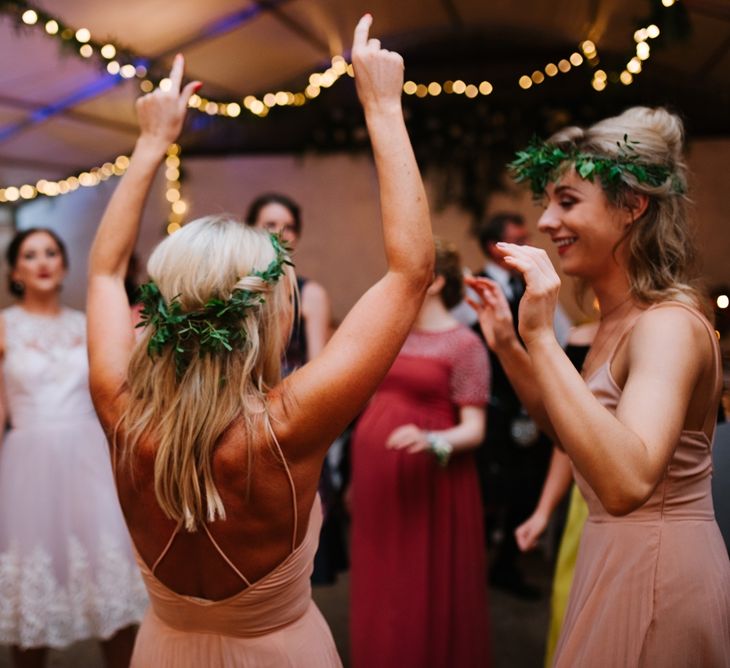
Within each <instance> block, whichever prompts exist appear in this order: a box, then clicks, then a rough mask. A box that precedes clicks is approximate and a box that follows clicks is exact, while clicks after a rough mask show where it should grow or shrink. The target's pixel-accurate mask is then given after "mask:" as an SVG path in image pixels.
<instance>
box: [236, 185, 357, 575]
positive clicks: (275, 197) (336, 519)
mask: <svg viewBox="0 0 730 668" xmlns="http://www.w3.org/2000/svg"><path fill="white" fill-rule="evenodd" d="M244 220H245V221H246V224H247V225H251V226H253V227H257V228H259V229H262V230H266V231H267V232H269V233H271V234H278V235H280V237H281V239H282V241H284V242H285V243H286V245H287V247H288V248H289V249H291V251H292V252H295V251H296V247H297V245H298V243H299V239H300V237H301V234H302V214H301V208H300V206H299V204H297V203H296V202H295V201H294V200H293V199H291V198H290V197H287V196H286V195H282V194H281V193H264V194H263V195H259V196H258V197H256V199H254V200H253V202H251V204H250V205H249V207H248V211H247V212H246V217H245V219H244ZM295 260H296V258H295ZM297 288H298V292H299V299H298V300H295V305H294V326H293V329H292V333H291V336H290V337H289V343H288V345H287V347H286V351H285V352H284V368H283V369H282V373H283V374H284V375H288V374H290V373H291V372H292V371H294V370H295V369H298V368H299V367H300V366H302V365H304V364H306V363H307V362H308V361H309V360H311V359H314V358H315V357H316V356H317V355H318V354H319V353H320V352H321V351H322V349H323V348H324V346H325V344H326V343H327V339H328V338H329V334H330V321H331V318H332V315H331V312H330V300H329V296H328V294H327V291H326V290H325V289H324V287H322V285H320V284H319V283H317V282H316V281H313V280H311V279H309V278H305V277H303V276H301V275H297ZM319 496H320V499H321V500H322V510H323V512H324V519H323V522H322V532H321V534H320V537H319V549H318V550H317V554H316V555H315V557H314V572H313V573H312V583H313V584H316V585H319V584H333V583H334V582H335V581H336V579H337V574H338V573H340V572H341V571H344V570H346V569H347V566H348V563H347V549H346V547H345V543H346V538H345V529H344V526H343V525H344V518H345V510H344V507H343V503H342V499H341V494H340V490H338V489H337V485H336V484H335V482H334V479H333V468H332V462H331V460H330V456H329V454H328V456H327V457H325V460H324V465H323V467H322V477H321V479H320V484H319Z"/></svg>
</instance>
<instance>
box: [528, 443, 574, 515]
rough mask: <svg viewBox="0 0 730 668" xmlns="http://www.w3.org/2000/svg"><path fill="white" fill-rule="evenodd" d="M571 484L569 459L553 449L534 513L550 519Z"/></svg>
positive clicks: (556, 449)
mask: <svg viewBox="0 0 730 668" xmlns="http://www.w3.org/2000/svg"><path fill="white" fill-rule="evenodd" d="M572 482H573V469H572V467H571V465H570V458H569V457H568V456H567V455H566V454H565V453H564V452H562V451H561V450H559V449H558V448H553V454H552V457H551V458H550V468H549V469H548V474H547V477H546V478H545V483H544V484H543V486H542V492H541V493H540V500H539V501H538V502H537V506H536V508H535V512H539V513H542V514H544V516H545V517H550V515H552V514H553V511H554V510H555V508H556V507H557V505H558V504H559V503H560V501H561V500H562V498H563V497H564V496H565V495H566V494H567V492H568V490H569V489H570V485H571V484H572Z"/></svg>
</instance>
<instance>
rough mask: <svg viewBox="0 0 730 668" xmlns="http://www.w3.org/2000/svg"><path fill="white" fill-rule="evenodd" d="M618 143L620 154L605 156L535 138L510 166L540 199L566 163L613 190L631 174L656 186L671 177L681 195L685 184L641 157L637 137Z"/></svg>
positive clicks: (670, 171) (517, 177)
mask: <svg viewBox="0 0 730 668" xmlns="http://www.w3.org/2000/svg"><path fill="white" fill-rule="evenodd" d="M616 144H617V145H618V147H619V152H618V155H617V156H603V155H598V154H595V153H587V152H584V151H579V150H578V149H577V148H575V147H574V148H568V149H566V148H561V147H560V146H558V145H556V144H550V143H548V142H544V141H540V140H539V139H533V140H532V141H531V142H530V144H529V145H528V146H527V148H526V149H524V150H522V151H518V152H517V157H516V158H515V160H514V161H512V162H511V163H510V164H509V165H508V168H509V169H510V170H511V171H512V174H513V175H514V178H515V181H517V182H518V183H520V182H522V181H529V182H530V188H531V190H532V194H533V196H534V197H535V198H537V199H539V198H541V197H542V196H543V194H544V193H545V189H546V188H547V185H548V183H551V182H553V181H555V179H556V177H557V176H558V174H559V172H560V169H561V167H562V166H563V165H564V164H566V163H572V164H573V165H574V166H575V171H576V172H577V173H578V175H579V176H580V177H581V178H582V179H587V180H589V181H593V180H594V178H595V177H596V176H597V177H598V178H599V179H600V181H601V183H602V184H603V186H604V188H606V189H607V190H610V191H612V192H616V191H618V190H619V188H621V187H622V186H623V185H625V184H624V180H623V178H624V175H625V174H630V175H631V176H633V177H634V178H635V179H636V180H637V181H638V182H639V183H647V184H649V185H650V186H652V187H654V188H657V187H659V186H662V185H664V184H665V183H666V182H667V179H671V181H672V191H673V192H674V193H675V194H680V195H681V194H683V193H684V186H683V184H682V183H681V181H680V179H678V178H677V176H676V175H675V174H674V173H673V171H672V169H670V168H669V167H667V166H666V165H656V164H651V163H646V162H642V161H641V160H640V158H639V156H638V154H637V152H636V149H635V148H634V147H635V146H636V145H637V144H639V142H638V141H630V140H629V138H628V135H624V140H623V142H616Z"/></svg>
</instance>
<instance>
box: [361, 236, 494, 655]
mask: <svg viewBox="0 0 730 668" xmlns="http://www.w3.org/2000/svg"><path fill="white" fill-rule="evenodd" d="M462 294H463V284H462V273H461V268H460V264H459V258H458V255H457V254H456V251H455V250H454V249H453V248H452V247H451V246H449V245H447V244H445V243H443V242H440V243H437V247H436V278H435V280H434V282H433V284H432V285H431V287H430V288H429V291H428V296H427V297H426V301H425V302H424V305H423V307H422V309H421V312H420V313H419V316H418V319H417V320H416V324H415V327H414V329H413V331H412V332H411V333H410V335H409V336H408V339H407V340H406V342H405V345H404V346H403V349H402V350H401V352H400V354H399V355H398V357H397V359H396V361H395V363H394V364H393V366H392V368H391V369H390V371H389V372H388V375H387V376H386V377H385V379H384V380H383V383H382V384H381V385H380V387H379V388H378V391H377V393H376V394H375V396H374V397H373V399H372V401H371V402H370V404H369V405H368V407H367V409H366V410H365V412H364V413H363V415H362V417H361V418H360V420H359V422H358V424H357V428H356V430H355V432H354V434H353V441H352V459H353V472H352V493H351V510H352V566H351V597H352V601H351V617H350V628H351V646H352V659H353V665H354V666H356V667H358V668H359V667H363V668H365V667H367V666H379V667H383V668H389V667H393V668H396V667H400V668H405V667H407V666H414V667H415V666H419V667H429V666H433V667H434V668H436V667H440V666H460V667H464V668H468V667H470V666H473V667H475V668H476V667H477V666H488V665H489V664H490V660H489V650H490V647H489V625H488V621H487V583H486V567H487V564H486V553H485V549H484V536H483V518H482V505H481V497H480V494H479V485H478V480H477V473H476V468H475V464H474V458H473V450H474V448H476V447H477V446H478V445H479V444H480V443H481V442H482V439H483V437H484V426H485V407H486V403H487V399H488V396H489V382H488V375H489V372H488V371H489V370H488V361H487V354H486V351H485V350H484V346H483V344H482V343H481V341H480V340H479V337H477V336H476V335H475V334H474V333H473V332H472V331H471V330H470V329H468V328H466V327H464V326H462V325H460V324H459V323H458V322H457V321H456V320H454V319H453V318H452V317H451V315H450V314H449V311H448V309H449V308H450V307H452V306H454V305H455V304H458V303H459V302H460V301H461V298H462Z"/></svg>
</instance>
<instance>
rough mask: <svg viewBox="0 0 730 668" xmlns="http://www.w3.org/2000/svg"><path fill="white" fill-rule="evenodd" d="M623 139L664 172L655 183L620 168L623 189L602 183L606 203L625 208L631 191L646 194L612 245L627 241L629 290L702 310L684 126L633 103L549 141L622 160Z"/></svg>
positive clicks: (649, 298) (669, 115)
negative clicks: (662, 178) (663, 177)
mask: <svg viewBox="0 0 730 668" xmlns="http://www.w3.org/2000/svg"><path fill="white" fill-rule="evenodd" d="M624 138H627V139H628V141H629V142H631V146H632V147H633V150H632V153H633V155H634V156H635V158H636V160H637V161H638V162H641V163H648V164H652V165H662V166H664V167H666V168H667V169H668V173H669V176H668V177H667V179H666V180H665V181H664V183H662V184H660V185H656V186H653V185H651V184H650V183H645V182H640V181H638V180H637V179H636V177H634V176H633V175H632V174H630V173H628V172H627V171H624V172H622V175H621V181H622V184H621V186H622V187H619V188H617V189H612V188H606V187H604V188H603V190H604V193H605V194H606V197H607V198H608V201H609V202H610V203H611V204H612V205H613V206H617V207H622V208H629V207H630V205H631V203H632V201H633V196H634V195H635V194H636V193H639V194H643V195H646V196H647V198H648V206H647V209H646V211H645V212H644V213H643V214H642V215H641V216H640V217H639V218H637V219H636V220H634V221H633V223H632V224H631V225H630V226H629V228H628V229H627V231H626V234H625V235H624V238H623V239H621V241H620V242H619V244H618V245H617V248H618V246H619V245H621V244H622V243H624V242H626V244H627V249H628V266H627V269H628V276H629V283H630V287H631V293H632V295H633V296H634V298H636V299H637V300H638V301H641V302H644V303H649V304H651V303H655V302H659V301H665V300H668V299H673V300H678V301H681V302H685V303H688V304H691V305H693V306H695V307H697V308H700V309H702V310H706V307H705V303H704V300H703V299H702V297H701V295H700V292H699V290H698V289H697V287H696V282H695V280H696V279H695V277H696V257H697V252H696V246H695V240H694V235H693V231H692V229H691V227H690V224H689V218H688V211H687V205H688V199H687V197H686V195H685V194H684V193H686V192H687V166H686V164H685V162H684V158H683V146H684V127H683V125H682V121H681V120H680V119H679V117H678V116H676V115H675V114H673V113H671V112H669V111H667V110H666V109H663V108H661V107H660V108H655V109H652V108H649V107H632V108H631V109H627V110H626V111H624V112H623V113H622V114H619V115H618V116H613V117H611V118H607V119H605V120H602V121H599V122H598V123H596V124H594V125H592V126H591V127H589V128H587V129H584V128H579V127H568V128H565V129H563V130H560V131H559V132H557V133H555V134H554V135H553V136H552V137H550V139H548V143H549V144H554V145H556V146H559V147H561V148H563V149H565V150H567V151H570V150H578V151H580V152H583V153H594V154H597V155H601V156H606V157H615V158H622V157H624V155H625V153H623V151H624V150H625V148H624V147H625V142H624Z"/></svg>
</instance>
